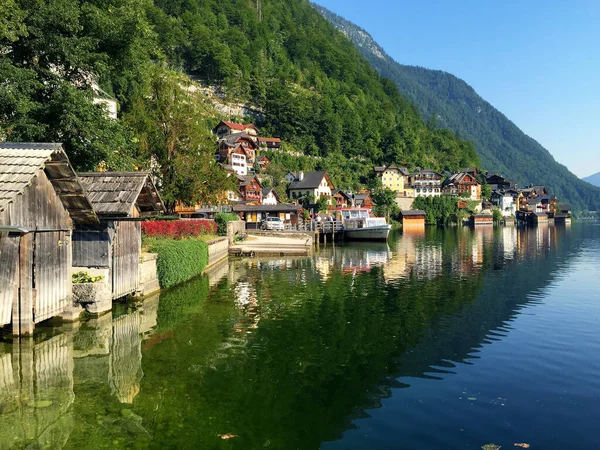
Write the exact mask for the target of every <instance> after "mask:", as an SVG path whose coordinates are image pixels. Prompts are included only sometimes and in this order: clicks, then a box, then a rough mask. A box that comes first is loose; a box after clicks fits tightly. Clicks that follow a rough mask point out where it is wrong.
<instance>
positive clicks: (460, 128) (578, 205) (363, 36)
mask: <svg viewBox="0 0 600 450" xmlns="http://www.w3.org/2000/svg"><path fill="white" fill-rule="evenodd" d="M313 7H314V8H315V9H316V10H317V11H319V12H320V13H321V14H322V15H323V16H324V17H325V18H326V19H327V20H329V21H330V22H331V23H332V24H333V25H334V26H335V27H336V28H337V29H338V30H340V31H342V32H343V33H344V34H345V35H346V36H347V37H348V38H349V39H350V40H351V41H352V42H353V43H354V44H355V46H356V47H357V48H358V49H359V50H360V52H361V53H362V55H363V56H365V58H366V59H367V60H368V61H369V62H370V63H371V65H372V66H373V67H374V68H375V69H376V70H377V71H378V72H379V73H380V74H381V75H382V76H383V77H386V78H389V79H390V80H392V81H393V82H394V83H395V84H396V85H397V86H398V88H399V89H400V92H401V93H402V94H403V95H404V96H406V97H407V98H409V99H410V100H411V101H412V102H413V103H414V104H415V105H416V106H417V108H418V109H419V111H420V112H421V114H422V116H423V118H424V119H425V120H429V119H430V118H432V117H434V121H436V122H437V124H438V126H441V127H448V128H450V129H451V130H453V131H454V132H456V133H458V134H459V135H460V136H461V137H463V138H467V139H469V140H471V141H472V142H473V143H474V144H475V147H476V149H477V152H478V154H479V156H480V158H481V163H482V165H483V167H484V168H485V169H487V170H489V171H493V172H499V173H501V174H503V175H504V176H507V177H509V178H513V179H514V180H515V181H517V183H518V184H519V185H520V186H524V185H526V184H529V183H535V184H545V185H547V186H548V187H549V188H550V190H551V191H552V192H553V193H554V194H556V195H557V196H558V197H559V198H561V199H563V200H566V201H569V202H571V203H572V205H573V207H574V208H575V209H576V210H585V209H589V210H597V209H598V207H599V206H600V189H598V188H595V187H593V186H591V185H589V184H588V183H585V182H584V181H581V180H580V179H578V178H577V177H576V176H575V175H573V174H572V173H571V172H569V170H568V169H567V168H566V167H565V166H563V165H561V164H559V163H558V162H556V161H555V160H554V158H553V157H552V155H551V154H550V153H549V152H548V150H546V149H545V148H544V147H542V146H541V145H540V144H539V143H538V142H536V141H535V140H534V139H532V138H531V137H529V136H527V135H526V134H525V133H523V132H522V131H521V130H520V129H519V128H518V127H517V126H516V125H515V124H514V123H512V122H511V121H510V120H509V119H508V118H506V117H505V116H504V115H503V114H502V113H501V112H499V111H498V110H496V109H495V108H494V107H493V106H492V105H490V104H489V103H488V102H486V101H485V100H484V99H482V98H481V97H480V96H479V95H478V94H477V93H476V92H475V90H474V89H473V88H472V87H471V86H469V85H468V84H467V83H465V82H464V81H463V80H461V79H459V78H457V77H455V76H454V75H451V74H449V73H446V72H442V71H436V70H429V69H425V68H422V67H413V66H405V65H401V64H399V63H397V62H395V61H394V60H393V59H392V58H391V57H390V56H389V55H387V54H386V53H385V51H384V50H383V48H381V46H379V45H378V44H377V42H375V41H374V40H373V38H372V37H371V36H370V35H369V33H367V32H366V31H365V30H363V29H361V28H360V27H358V26H356V25H354V24H353V23H351V22H349V21H347V20H345V19H343V18H341V17H340V16H338V15H336V14H335V13H332V12H331V11H329V10H327V9H326V8H323V7H321V6H319V5H313Z"/></svg>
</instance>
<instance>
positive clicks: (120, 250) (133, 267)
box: [73, 172, 165, 308]
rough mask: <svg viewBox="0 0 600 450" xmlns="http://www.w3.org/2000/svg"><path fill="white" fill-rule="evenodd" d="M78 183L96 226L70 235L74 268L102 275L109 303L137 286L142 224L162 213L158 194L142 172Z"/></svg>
mask: <svg viewBox="0 0 600 450" xmlns="http://www.w3.org/2000/svg"><path fill="white" fill-rule="evenodd" d="M79 178H80V180H81V183H82V185H83V187H84V189H85V192H86V193H87V194H88V196H89V199H90V201H91V203H92V206H93V208H94V211H95V213H96V214H97V215H98V217H99V218H100V224H99V225H85V226H79V227H77V229H76V230H75V232H74V233H73V267H77V268H83V270H85V269H86V268H91V267H93V268H104V269H106V270H107V273H106V276H105V280H106V282H108V283H109V285H110V288H111V292H112V298H113V299H117V298H120V297H123V296H125V295H128V294H132V293H134V292H136V290H137V289H138V286H139V280H138V272H139V268H138V265H139V261H140V256H141V253H142V250H141V245H142V231H141V222H140V219H143V218H149V217H153V216H156V215H158V214H160V213H163V212H164V211H165V208H164V205H163V203H162V200H161V199H160V196H159V195H158V191H157V190H156V187H155V186H154V183H153V182H152V178H151V177H150V175H149V174H148V173H146V172H103V173H100V172H94V173H80V174H79ZM109 308H110V305H109Z"/></svg>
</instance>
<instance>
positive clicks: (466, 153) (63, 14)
mask: <svg viewBox="0 0 600 450" xmlns="http://www.w3.org/2000/svg"><path fill="white" fill-rule="evenodd" d="M0 9H1V10H2V11H3V13H4V12H6V13H7V16H6V17H8V18H9V20H8V21H3V20H0V139H6V140H21V141H22V140H33V141H62V142H65V145H66V149H67V152H68V153H69V155H70V156H71V158H72V160H73V162H74V164H75V165H76V166H77V167H78V168H82V169H93V168H95V167H96V166H97V165H98V164H100V163H101V164H103V165H104V167H106V168H108V169H111V168H118V169H127V168H128V167H132V166H136V167H147V166H148V165H149V161H150V157H151V156H153V157H154V158H155V159H157V158H158V159H161V158H162V160H163V161H164V162H165V164H170V165H171V166H170V167H168V168H166V167H165V168H161V174H162V175H164V176H167V175H169V174H170V175H169V176H170V177H172V179H173V180H174V182H175V180H177V177H176V176H175V172H174V171H177V170H178V171H181V168H182V167H188V165H189V164H188V162H189V158H191V155H192V154H193V148H194V146H198V145H201V144H202V143H203V142H204V143H205V142H206V139H207V138H206V136H200V135H198V136H192V138H193V139H189V137H188V136H187V135H186V134H185V133H186V132H189V130H190V127H189V126H179V124H180V123H179V122H176V121H174V120H173V117H175V116H177V117H179V118H180V120H183V119H186V120H188V121H189V118H187V117H186V114H185V112H184V111H183V109H185V104H186V102H189V101H191V99H190V98H189V96H188V97H185V95H183V94H181V93H179V94H174V92H175V91H176V90H177V85H178V84H180V85H181V84H182V83H183V84H185V82H181V83H178V82H175V83H174V82H172V79H173V77H175V78H176V77H177V75H176V73H174V72H177V71H179V72H181V73H185V74H187V75H190V76H192V77H193V78H194V79H195V80H199V81H201V82H202V83H204V84H206V85H211V86H218V87H219V89H220V90H221V93H222V95H223V96H224V97H225V98H226V99H230V100H235V101H240V100H241V101H244V102H249V103H251V104H252V105H253V106H254V107H256V108H257V109H258V110H259V111H261V114H260V117H262V118H263V119H262V123H258V124H257V125H259V126H261V127H262V130H263V131H264V132H265V133H267V134H270V135H274V136H278V137H281V138H282V139H284V141H286V142H287V143H289V144H290V145H291V146H292V147H293V148H294V149H296V150H300V151H302V152H304V153H306V154H307V155H312V156H318V157H319V158H317V159H318V161H319V162H318V164H319V165H321V166H322V168H324V169H328V170H330V171H331V172H332V175H333V177H334V179H336V180H337V181H338V182H341V184H352V183H356V182H357V181H358V180H359V179H360V177H361V176H363V177H364V176H366V175H367V174H369V173H370V172H371V171H372V164H374V163H377V164H381V163H384V162H392V161H394V162H397V163H400V164H405V165H408V166H409V167H411V168H414V167H418V166H427V167H431V168H434V169H450V170H452V169H458V168H460V167H463V166H470V165H478V164H479V160H478V156H477V154H476V152H475V149H474V147H473V145H472V144H471V143H470V142H468V141H466V140H462V139H459V138H457V137H456V136H455V135H454V134H453V133H452V132H450V131H448V130H444V129H440V128H433V127H428V126H427V125H426V124H425V123H424V122H423V120H422V119H421V116H420V114H419V112H418V111H417V110H416V108H415V107H414V106H413V105H412V104H411V103H410V102H409V101H407V100H405V99H404V98H403V97H402V96H401V95H400V94H399V92H398V89H397V87H396V86H395V85H394V84H393V83H392V82H390V81H389V80H385V79H382V78H381V77H380V76H379V75H378V74H377V73H376V71H375V70H373V69H372V68H371V67H370V65H369V63H368V62H367V61H366V60H365V59H364V58H363V57H362V56H361V55H360V53H359V52H358V51H357V50H356V49H355V48H354V46H353V45H352V44H351V43H350V42H349V41H348V40H347V39H346V38H345V37H344V36H343V34H342V33H339V32H338V31H337V30H335V28H334V27H333V26H332V25H331V24H329V23H328V22H327V21H326V20H325V19H323V17H321V15H320V14H319V13H318V12H317V11H315V10H314V9H313V8H312V7H311V5H310V3H309V2H307V1H306V0H226V1H223V0H155V1H154V2H153V1H151V0H113V1H111V2H107V1H105V0H91V1H86V2H81V1H79V0H55V1H53V2H46V1H43V0H0ZM167 78H169V79H171V81H168V80H167V81H165V79H167ZM4 80H6V81H4ZM94 83H97V84H98V85H99V87H100V88H101V89H102V90H103V91H104V92H105V93H108V94H109V95H112V96H114V97H115V98H116V99H118V101H119V104H120V112H119V119H120V120H117V121H111V120H108V119H105V118H104V117H103V114H102V111H101V109H100V107H98V106H96V105H92V104H91V99H92V97H93V96H94V94H93V93H92V90H91V87H92V85H93V84H94ZM185 92H187V93H190V92H192V91H190V90H189V89H187V90H186V91H185ZM194 92H196V91H194ZM178 97H182V99H181V102H183V103H181V104H180V105H179V107H177V105H176V104H174V103H173V101H172V99H173V98H178ZM194 101H196V102H200V103H202V102H203V101H205V100H202V98H201V95H199V94H197V95H195V100H194ZM182 105H183V106H182ZM173 108H175V112H173V110H172V109H173ZM177 108H178V109H177ZM199 113H201V111H195V112H194V114H191V116H193V117H196V118H197V117H199V116H198V114H199ZM162 119H164V120H167V121H168V120H170V121H171V122H170V123H169V126H168V127H165V126H163V124H162V123H161V120H162ZM216 120H217V118H214V119H213V118H211V119H210V120H209V121H208V122H211V121H212V123H213V124H214V123H216V122H215V121H216ZM198 125H199V126H202V127H204V128H205V129H206V130H208V129H210V127H209V125H207V124H206V123H204V122H203V123H198ZM186 130H187V131H186ZM196 134H198V133H196ZM203 139H204V140H203ZM202 145H204V144H202ZM204 147H206V146H205V145H204ZM206 153H207V152H206V151H205V152H203V157H205V156H206ZM182 155H186V158H187V162H186V163H184V162H183V161H184V160H186V159H185V158H183V157H182ZM207 161H208V159H207ZM171 170H172V171H173V172H169V171H171ZM177 183H178V184H177V186H179V187H177V186H175V185H174V187H173V189H174V190H173V192H180V191H181V186H186V185H187V184H186V183H185V182H183V183H182V180H178V181H177ZM173 195H175V194H173Z"/></svg>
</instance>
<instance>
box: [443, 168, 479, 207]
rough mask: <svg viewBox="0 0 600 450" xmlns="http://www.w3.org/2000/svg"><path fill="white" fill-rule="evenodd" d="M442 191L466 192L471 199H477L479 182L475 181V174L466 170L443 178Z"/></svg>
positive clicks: (455, 193) (458, 193) (445, 192)
mask: <svg viewBox="0 0 600 450" xmlns="http://www.w3.org/2000/svg"><path fill="white" fill-rule="evenodd" d="M442 192H443V193H444V194H451V195H462V194H464V193H467V194H469V198H470V199H471V200H479V199H480V198H481V183H480V182H479V181H477V178H475V176H473V175H471V174H469V173H467V172H461V173H455V174H452V175H451V176H449V177H448V178H446V180H444V182H443V183H442Z"/></svg>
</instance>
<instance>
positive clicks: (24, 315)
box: [0, 142, 98, 335]
mask: <svg viewBox="0 0 600 450" xmlns="http://www.w3.org/2000/svg"><path fill="white" fill-rule="evenodd" d="M97 222H98V218H97V217H96V214H95V213H94V211H93V209H92V205H91V204H90V202H89V200H88V198H87V196H86V194H85V191H84V190H83V187H82V186H81V184H80V182H79V179H78V177H77V175H76V174H75V171H74V170H73V167H72V166H71V164H70V163H69V159H68V157H67V155H66V154H65V152H64V150H63V148H62V146H61V144H28V143H8V142H5V143H0V326H5V325H8V324H10V323H12V331H13V334H15V335H23V334H31V333H33V328H34V326H35V324H37V323H39V322H42V321H43V320H46V319H50V318H51V317H53V316H56V315H59V314H61V313H62V312H63V311H64V310H65V308H67V307H69V306H71V304H70V297H71V291H72V284H71V236H72V229H73V225H76V226H83V225H84V224H94V223H97Z"/></svg>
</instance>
